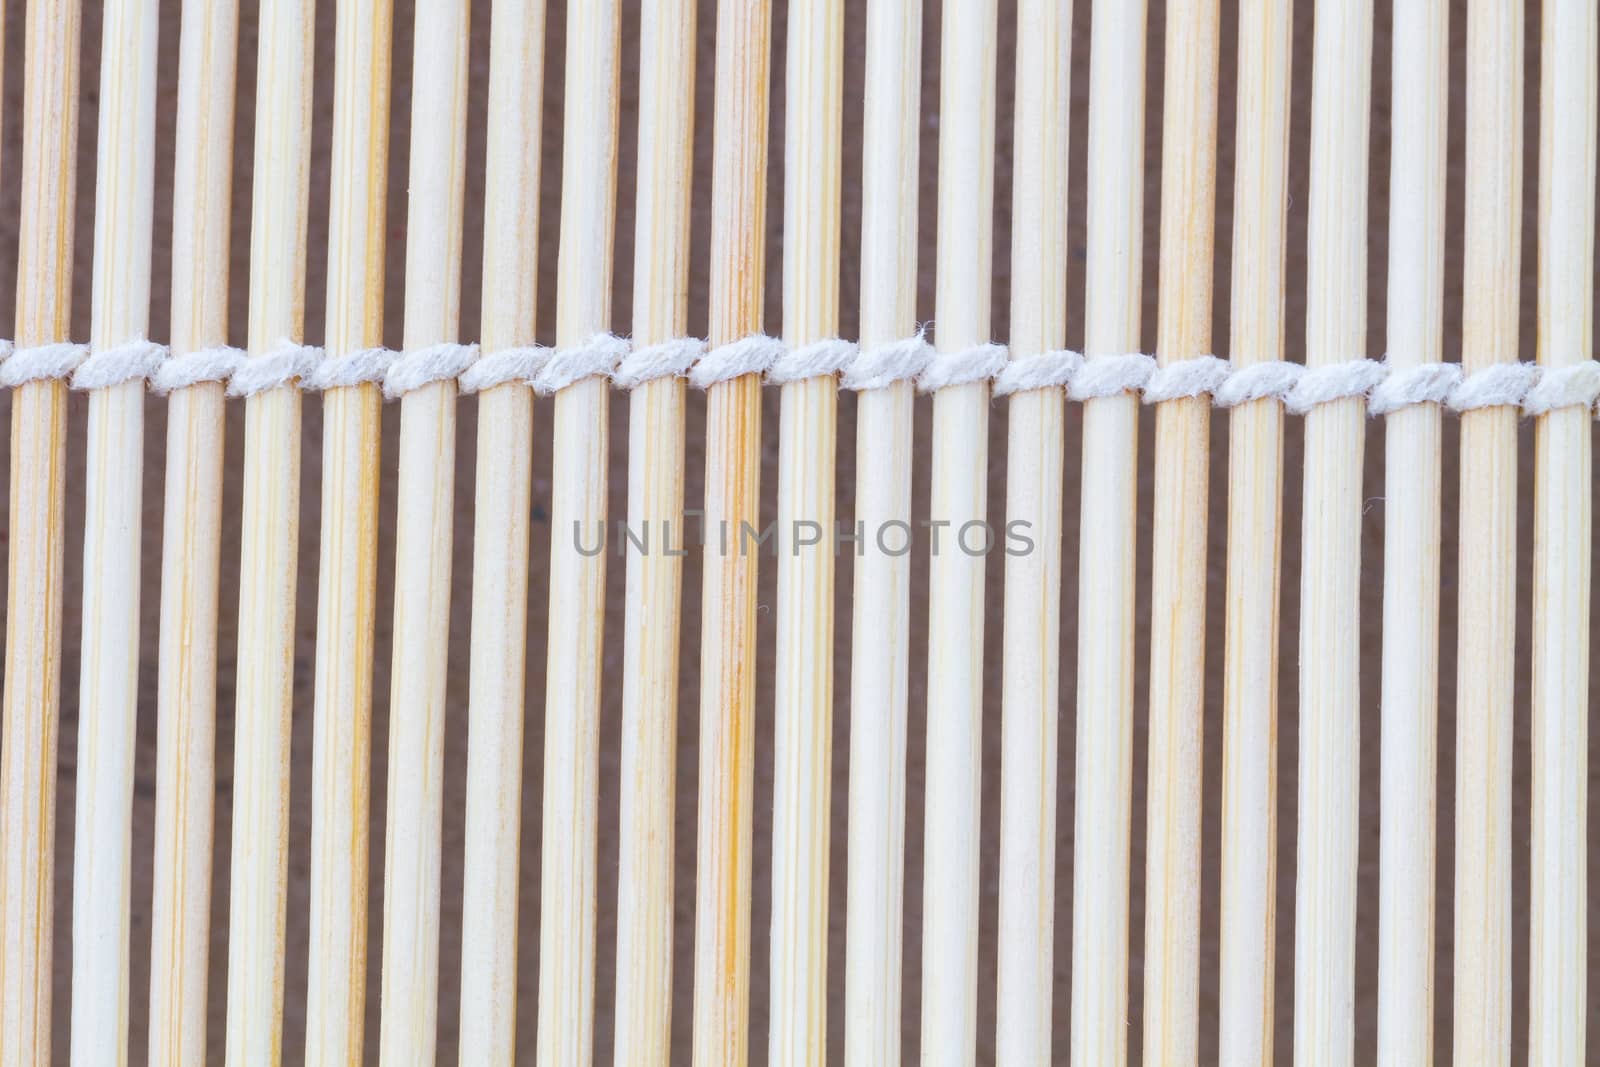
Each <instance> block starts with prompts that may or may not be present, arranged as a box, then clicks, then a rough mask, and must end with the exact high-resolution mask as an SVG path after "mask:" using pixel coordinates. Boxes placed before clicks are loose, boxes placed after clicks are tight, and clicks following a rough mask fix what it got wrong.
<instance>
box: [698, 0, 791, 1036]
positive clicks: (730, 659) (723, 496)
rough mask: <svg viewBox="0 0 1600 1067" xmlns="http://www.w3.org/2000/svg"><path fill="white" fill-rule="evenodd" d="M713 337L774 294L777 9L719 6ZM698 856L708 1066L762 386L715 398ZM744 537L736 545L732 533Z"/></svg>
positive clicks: (726, 896) (739, 1020) (749, 761)
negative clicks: (771, 191) (770, 231)
mask: <svg viewBox="0 0 1600 1067" xmlns="http://www.w3.org/2000/svg"><path fill="white" fill-rule="evenodd" d="M716 39H717V57H716V75H715V79H714V85H715V86H716V99H715V102H714V112H715V115H714V123H715V125H714V129H713V132H712V158H711V199H712V202H713V203H714V204H716V205H717V210H716V211H715V212H714V213H713V215H712V221H711V265H710V273H709V283H710V317H709V323H710V324H709V327H708V340H709V342H710V343H711V344H712V345H718V344H727V343H729V342H731V341H736V340H739V339H740V338H742V337H745V336H748V335H749V334H752V333H759V332H760V331H761V322H762V297H763V293H764V291H765V283H766V270H765V248H766V239H765V238H766V211H767V194H766V175H767V95H768V70H769V66H770V63H771V56H770V52H771V39H772V5H771V0H753V2H750V3H733V2H725V3H719V4H718V5H717V30H716ZM705 434H706V438H705V448H706V481H705V503H704V507H703V510H704V512H705V514H704V515H703V516H702V522H703V524H704V525H703V527H702V529H703V530H704V531H705V534H706V537H705V551H704V553H703V558H704V566H705V569H704V572H703V578H702V585H701V609H700V610H701V612H702V615H701V620H700V755H699V775H700V782H699V811H698V827H697V844H696V849H695V934H694V939H695V947H694V1042H693V1057H694V1063H695V1064H696V1067H707V1065H711V1064H730V1065H734V1067H742V1065H743V1064H744V1063H745V1062H747V1060H748V1058H749V1053H750V1032H749V1031H750V862H751V850H752V847H753V846H752V842H751V833H752V829H753V825H754V817H755V812H754V804H755V796H754V793H755V776H754V767H755V681H756V677H755V667H756V662H755V661H756V570H757V564H758V562H759V556H758V554H757V552H755V551H753V550H752V551H745V550H743V548H742V537H741V531H742V530H743V529H745V528H746V526H748V527H749V528H751V529H755V528H757V527H759V525H760V505H761V495H760V489H761V484H760V483H761V379H760V376H759V375H754V374H746V375H743V376H741V377H738V378H734V379H732V380H730V381H726V382H719V383H717V384H715V385H713V386H711V387H710V388H709V389H707V390H706V431H705ZM724 530H727V531H730V533H731V537H732V538H734V539H736V540H734V541H733V542H732V543H733V547H732V548H731V550H730V549H729V548H725V547H724V545H725V544H727V542H724V541H723V540H722V538H721V532H722V531H724Z"/></svg>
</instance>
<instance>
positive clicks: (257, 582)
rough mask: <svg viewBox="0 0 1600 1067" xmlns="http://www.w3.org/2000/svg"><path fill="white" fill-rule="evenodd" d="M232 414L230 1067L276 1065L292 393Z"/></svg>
mask: <svg viewBox="0 0 1600 1067" xmlns="http://www.w3.org/2000/svg"><path fill="white" fill-rule="evenodd" d="M312 9H313V4H312V3H311V0H267V2H264V3H263V4H262V5H261V12H260V29H259V33H260V47H259V50H258V57H259V58H258V67H259V69H260V71H261V72H262V75H261V77H260V78H259V79H258V82H257V89H256V99H257V104H256V143H255V158H256V168H255V192H254V195H253V196H252V197H251V204H252V219H251V228H250V327H249V347H250V352H251V353H252V355H260V354H261V353H263V352H266V351H267V350H269V349H271V348H273V347H275V346H276V345H277V344H278V343H279V342H280V340H281V339H283V338H288V339H289V340H291V341H293V340H298V339H299V338H300V336H301V331H302V329H303V328H304V321H305V270H306V225H307V219H306V211H307V198H308V195H309V188H308V185H307V179H308V171H309V167H310V154H311V152H310V149H311V65H312V58H311V57H312V27H313V21H314V20H313V18H312V13H313V11H312ZM245 403H246V407H245V446H244V515H243V522H242V528H243V534H242V536H241V542H240V548H239V574H240V583H239V658H238V669H237V687H238V697H237V708H236V711H235V720H236V721H235V726H234V760H233V763H234V767H233V778H234V805H233V842H232V850H233V862H232V873H231V877H230V879H229V910H228V923H229V926H228V1008H227V1012H228V1014H227V1027H228V1039H227V1059H228V1062H229V1063H230V1064H244V1063H252V1064H253V1063H277V1062H278V1060H279V1057H280V1053H281V1041H282V1029H283V959H284V922H285V914H284V908H285V901H286V895H287V877H288V871H287V864H286V853H287V845H288V836H289V818H288V815H289V725H290V714H291V709H292V704H293V699H294V612H295V574H296V557H297V555H298V552H297V544H298V541H299V532H300V391H299V389H297V388H296V387H295V386H294V385H293V384H289V385H285V386H280V387H279V388H276V389H272V390H268V391H266V392H261V393H257V394H256V395H254V396H252V397H250V398H249V399H248V400H247V401H246V402H245Z"/></svg>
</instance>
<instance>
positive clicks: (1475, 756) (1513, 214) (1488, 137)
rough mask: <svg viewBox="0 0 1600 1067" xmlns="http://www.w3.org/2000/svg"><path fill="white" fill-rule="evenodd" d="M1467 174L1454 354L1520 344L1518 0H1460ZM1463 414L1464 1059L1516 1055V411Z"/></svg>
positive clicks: (1460, 929)
mask: <svg viewBox="0 0 1600 1067" xmlns="http://www.w3.org/2000/svg"><path fill="white" fill-rule="evenodd" d="M1467 55H1468V62H1469V64H1470V66H1471V68H1472V71H1473V76H1472V77H1471V78H1470V79H1468V83H1467V159H1468V161H1469V162H1468V165H1467V176H1466V221H1465V224H1464V229H1465V251H1464V255H1465V267H1464V270H1463V276H1462V288H1463V298H1462V308H1463V312H1462V324H1461V327H1462V328H1461V365H1462V370H1463V372H1465V373H1467V374H1471V373H1473V372H1474V371H1480V370H1483V369H1484V368H1486V367H1490V366H1493V365H1494V364H1495V363H1498V362H1509V361H1514V360H1515V359H1516V358H1517V336H1518V321H1517V317H1518V298H1519V295H1520V267H1521V256H1520V251H1521V234H1522V226H1521V212H1520V211H1518V210H1513V209H1512V205H1518V204H1521V202H1522V148H1521V145H1522V9H1521V8H1520V7H1515V6H1514V5H1507V4H1493V3H1490V4H1485V3H1483V2H1482V0H1476V2H1474V3H1471V4H1469V5H1468V8H1467ZM1519 416H1520V412H1519V411H1518V410H1517V409H1516V408H1515V407H1512V406H1502V407H1495V408H1484V409H1480V410H1476V411H1467V412H1464V413H1462V416H1461V486H1462V492H1461V518H1460V525H1459V527H1458V530H1459V536H1460V538H1461V542H1460V544H1461V548H1460V555H1459V578H1458V583H1459V590H1460V601H1459V606H1458V608H1457V618H1458V619H1459V620H1460V630H1459V646H1458V652H1457V657H1456V663H1457V670H1456V878H1455V886H1456V901H1455V1041H1454V1045H1453V1050H1454V1055H1455V1056H1456V1057H1458V1058H1459V1059H1460V1060H1461V1061H1462V1062H1464V1063H1466V1062H1471V1063H1482V1064H1489V1063H1508V1062H1510V1057H1511V746H1512V704H1511V701H1512V693H1513V685H1514V682H1513V672H1514V669H1515V652H1516V649H1515V627H1516V573H1517V567H1516V552H1517V533H1516V531H1517V419H1518V418H1519Z"/></svg>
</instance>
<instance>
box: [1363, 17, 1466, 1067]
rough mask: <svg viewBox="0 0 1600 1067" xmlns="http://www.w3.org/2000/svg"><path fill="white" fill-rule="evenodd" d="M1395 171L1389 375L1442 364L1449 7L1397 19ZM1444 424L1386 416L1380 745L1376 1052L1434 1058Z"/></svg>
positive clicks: (1425, 410)
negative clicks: (1427, 365) (1381, 724)
mask: <svg viewBox="0 0 1600 1067" xmlns="http://www.w3.org/2000/svg"><path fill="white" fill-rule="evenodd" d="M1394 15H1395V20H1394V35H1395V45H1394V71H1393V73H1394V77H1393V83H1392V84H1393V92H1394V97H1393V111H1392V115H1393V122H1394V134H1393V138H1392V141H1391V144H1392V149H1391V157H1390V158H1391V165H1390V169H1389V299H1388V309H1389V310H1388V316H1389V322H1388V333H1389V354H1388V357H1387V358H1388V360H1389V364H1390V366H1391V367H1394V368H1396V369H1400V368H1406V367H1415V366H1419V365H1421V364H1424V363H1438V362H1439V360H1440V358H1441V349H1442V343H1443V338H1442V334H1443V329H1444V210H1445V129H1446V109H1447V106H1448V92H1449V87H1448V85H1449V77H1448V74H1449V72H1448V65H1449V62H1448V61H1449V52H1448V48H1449V32H1448V31H1449V26H1448V22H1449V12H1448V9H1447V7H1446V5H1445V3H1444V2H1443V0H1413V2H1410V3H1405V4H1398V5H1396V7H1395V11H1394ZM1440 421H1441V415H1440V411H1439V406H1438V405H1437V404H1418V405H1414V406H1412V407H1408V408H1402V409H1401V410H1399V411H1396V412H1393V413H1391V414H1390V415H1388V416H1387V417H1386V420H1385V438H1386V444H1385V448H1386V453H1387V455H1386V459H1385V463H1384V511H1385V516H1384V549H1383V581H1384V593H1383V643H1384V652H1383V697H1382V709H1383V741H1382V744H1381V745H1380V746H1379V748H1380V751H1381V753H1382V760H1383V769H1382V793H1381V800H1380V803H1379V806H1378V812H1379V815H1380V817H1381V819H1382V828H1381V831H1380V833H1379V835H1378V839H1379V850H1380V852H1379V859H1378V877H1379V890H1378V891H1379V899H1378V990H1379V995H1378V1048H1379V1052H1378V1058H1379V1060H1380V1061H1382V1062H1384V1063H1429V1062H1432V1060H1433V949H1434V929H1435V920H1434V915H1435V912H1434V889H1433V887H1434V870H1435V858H1434V847H1435V837H1436V831H1435V822H1434V820H1435V816H1436V814H1437V813H1436V808H1437V804H1436V802H1435V800H1434V797H1435V793H1436V787H1437V782H1438V766H1437V761H1438V756H1437V748H1438V741H1437V730H1438V687H1439V538H1440V532H1439V530H1440V513H1439V494H1440V477H1441V475H1440V467H1439V464H1440Z"/></svg>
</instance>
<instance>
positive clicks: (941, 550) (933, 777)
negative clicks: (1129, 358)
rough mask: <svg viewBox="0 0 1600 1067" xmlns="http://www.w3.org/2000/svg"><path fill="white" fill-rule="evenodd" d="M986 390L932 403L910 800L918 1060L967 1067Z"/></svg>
mask: <svg viewBox="0 0 1600 1067" xmlns="http://www.w3.org/2000/svg"><path fill="white" fill-rule="evenodd" d="M996 30H997V27H996V16H995V4H994V0H959V2H952V3H949V4H946V5H945V7H944V9H943V25H942V28H941V30H940V34H941V40H942V47H941V51H940V59H939V246H938V264H937V283H936V293H935V298H934V317H935V322H936V323H937V331H936V337H937V341H938V347H939V349H940V351H942V352H960V351H962V350H964V349H969V348H972V347H973V346H976V345H981V344H985V343H987V342H988V341H989V339H990V338H989V302H990V301H989V281H990V276H991V267H992V265H993V234H992V232H991V231H992V218H991V216H992V214H993V207H992V205H993V203H994V121H995V120H994V96H995V88H994V82H995V55H994V53H995V37H996ZM988 442H989V385H988V383H987V382H973V383H969V384H966V385H959V386H951V387H948V388H945V389H941V390H939V392H937V393H936V394H935V395H934V399H933V458H932V467H933V472H934V476H933V493H932V498H931V501H930V504H929V521H930V522H932V523H934V524H936V526H935V529H939V528H940V527H942V529H943V536H942V537H940V538H939V540H938V542H936V547H935V548H934V549H933V550H932V559H931V561H930V563H929V570H928V747H927V765H928V769H927V795H926V798H925V800H924V802H923V826H924V836H923V872H924V873H923V881H922V885H923V894H922V960H923V962H922V1050H923V1060H924V1062H926V1063H971V1062H972V1057H973V1056H974V1054H975V1053H976V1045H977V998H978V989H977V980H978V808H979V803H980V798H981V792H980V787H979V781H980V778H981V776H982V763H983V583H984V570H985V563H986V562H987V560H986V557H985V555H984V554H983V553H982V552H978V553H972V552H970V551H969V550H968V549H967V548H966V547H965V541H964V538H970V537H971V536H972V535H971V532H970V530H969V528H968V527H969V524H971V523H978V524H983V523H984V522H986V520H987V509H986V505H987V497H988V465H989V464H988V459H989V448H988Z"/></svg>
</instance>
